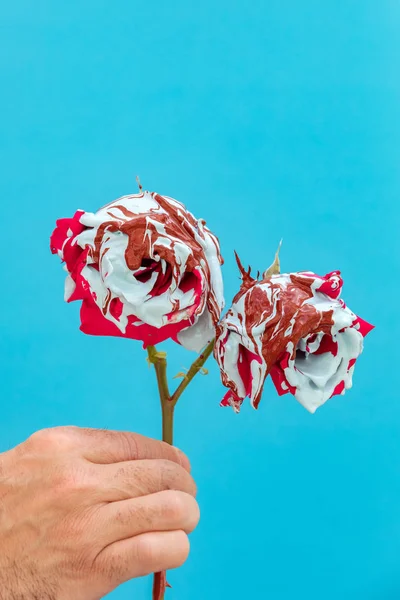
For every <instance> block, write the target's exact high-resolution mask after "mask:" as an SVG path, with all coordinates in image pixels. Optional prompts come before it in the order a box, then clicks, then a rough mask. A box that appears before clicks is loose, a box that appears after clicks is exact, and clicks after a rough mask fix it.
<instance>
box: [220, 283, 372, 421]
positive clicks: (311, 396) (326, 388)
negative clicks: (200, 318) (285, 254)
mask: <svg viewBox="0 0 400 600" xmlns="http://www.w3.org/2000/svg"><path fill="white" fill-rule="evenodd" d="M299 275H301V276H303V277H304V276H308V277H310V278H312V280H313V282H312V286H311V289H312V292H313V296H312V298H310V299H308V300H307V301H306V303H309V304H312V305H313V306H314V307H315V308H316V310H318V311H321V312H326V311H333V325H332V327H331V336H332V340H333V341H334V342H336V343H337V348H338V352H337V355H336V356H334V355H333V354H332V353H331V352H325V353H323V354H320V355H316V354H315V352H316V351H317V350H318V348H319V346H320V344H321V342H322V339H323V337H324V334H323V333H322V332H317V335H316V338H315V340H313V341H312V342H310V341H309V340H308V338H309V337H310V336H309V335H308V336H306V337H305V338H304V339H302V340H299V342H298V345H297V348H296V351H294V350H295V349H294V346H293V343H292V342H291V341H290V340H288V343H287V345H286V349H285V350H286V352H288V353H289V354H290V357H291V358H290V359H289V361H288V366H287V368H285V369H284V374H285V377H286V380H287V383H288V384H289V385H290V386H292V387H293V388H295V392H294V395H295V397H296V399H297V400H298V401H299V402H300V403H301V404H302V405H303V406H304V407H305V408H306V409H307V410H309V411H310V412H312V413H313V412H315V410H316V409H317V408H318V407H319V406H321V405H322V404H324V403H325V402H326V401H327V400H328V399H329V398H330V397H331V396H332V394H333V392H334V390H335V388H336V387H337V385H338V384H340V383H341V382H343V383H344V389H345V390H346V389H350V388H351V386H352V375H353V372H354V365H353V366H352V367H351V368H349V363H350V361H352V360H355V359H357V358H358V356H359V355H360V354H361V352H362V350H363V336H362V335H361V333H360V332H359V331H358V329H359V327H358V326H357V325H358V324H357V325H356V326H355V321H356V319H357V316H356V315H355V314H354V313H353V312H352V311H351V310H350V309H349V308H347V307H346V306H345V305H344V303H343V302H342V301H341V300H339V299H332V298H330V297H329V296H327V295H326V294H324V293H321V292H318V291H317V289H318V288H320V287H321V285H322V284H323V283H324V282H325V279H322V278H320V277H318V276H316V275H314V274H312V273H309V272H307V273H299ZM336 279H337V281H336V282H335V281H333V282H332V283H333V287H335V283H336V287H337V286H338V285H339V282H340V280H339V277H336ZM271 281H273V283H279V284H280V285H281V286H282V287H283V288H285V287H287V285H288V284H289V283H290V282H291V280H290V274H282V275H278V276H273V277H272V278H271ZM330 281H331V279H330ZM256 285H257V286H259V287H260V288H261V289H262V290H263V291H264V292H265V293H266V294H267V296H268V299H269V301H270V302H271V304H272V310H271V311H270V314H269V316H267V315H264V314H261V315H260V318H259V320H258V323H257V324H256V326H255V327H253V328H252V331H251V334H252V335H251V337H250V336H249V335H248V334H247V331H246V314H245V309H244V307H245V300H246V295H247V293H249V292H248V291H246V292H245V293H243V294H242V295H241V296H240V297H239V298H238V300H237V302H235V303H234V304H233V305H232V306H231V308H230V310H229V311H228V314H227V315H226V316H225V317H224V318H223V320H222V323H221V333H220V335H219V338H218V340H217V343H216V358H217V361H218V362H219V365H220V367H221V370H222V374H223V376H224V377H225V378H226V379H227V380H228V381H229V382H231V384H232V386H231V387H232V389H234V388H236V392H237V395H238V396H239V398H240V399H244V398H245V396H246V390H245V389H244V386H243V382H242V379H241V377H240V375H239V370H238V356H239V348H240V345H242V346H244V347H245V348H246V349H247V350H249V351H250V352H252V353H254V354H256V355H257V356H258V357H260V358H261V364H260V363H259V362H258V361H256V360H253V361H251V376H252V387H251V393H250V400H251V402H252V404H253V406H254V400H255V398H257V396H258V395H259V393H260V391H261V390H262V388H263V385H264V381H265V374H266V373H267V372H269V370H270V369H271V367H272V365H267V364H266V362H265V360H264V358H263V347H262V345H263V341H264V343H268V340H263V335H264V332H265V331H266V329H267V327H268V325H269V323H270V322H271V321H272V320H273V319H274V318H276V315H277V310H278V300H279V296H280V292H279V289H278V290H277V289H274V290H273V289H272V288H271V285H270V283H269V282H268V281H267V282H258V283H257V284H256ZM295 320H296V314H295V315H293V318H292V319H291V322H290V325H289V327H287V328H286V330H285V332H284V334H283V336H284V337H287V338H290V336H291V335H292V332H293V325H294V323H295ZM279 326H280V323H279V322H278V323H277V324H276V326H275V327H274V329H273V331H272V332H271V333H269V334H268V335H269V340H271V339H272V338H273V337H274V336H275V335H277V332H278V330H279ZM313 335H314V332H313ZM224 340H226V341H224ZM253 340H254V341H253ZM298 351H301V352H303V353H304V355H302V354H301V353H300V352H298ZM287 383H286V382H283V383H282V384H281V388H282V390H283V391H287V390H288V389H289V388H288V385H287ZM231 403H232V407H233V408H234V410H238V409H239V408H240V403H239V404H238V402H237V401H235V400H234V399H233V398H232V399H231Z"/></svg>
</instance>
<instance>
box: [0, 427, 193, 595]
mask: <svg viewBox="0 0 400 600" xmlns="http://www.w3.org/2000/svg"><path fill="white" fill-rule="evenodd" d="M195 494H196V486H195V483H194V481H193V479H192V477H191V475H190V465H189V461H188V459H187V458H186V456H185V455H184V454H183V453H182V452H180V451H179V450H178V449H177V448H174V447H172V446H169V445H168V444H164V443H163V442H159V441H156V440H152V439H149V438H146V437H143V436H140V435H137V434H135V433H128V432H119V431H118V432H117V431H102V430H96V429H81V428H78V427H57V428H54V429H45V430H42V431H38V432H37V433H34V434H33V435H32V436H31V437H30V438H29V439H27V440H26V441H25V442H23V443H22V444H20V445H19V446H16V447H15V448H13V449H11V450H10V451H8V452H5V453H3V454H0V600H39V599H40V600H71V598H74V600H98V599H100V598H102V597H104V596H105V595H106V594H108V593H109V592H111V591H112V590H113V589H115V588H116V587H117V586H119V585H120V584H121V583H123V582H125V581H127V580H129V579H132V578H134V577H140V576H142V575H148V574H150V573H153V572H157V571H162V570H164V569H166V570H168V569H173V568H176V567H179V566H181V565H182V564H183V563H184V562H185V560H186V558H187V556H188V553H189V542H188V537H187V534H188V533H190V532H191V531H192V530H193V529H194V528H195V527H196V525H197V523H198V520H199V508H198V505H197V502H196V500H195V498H194V497H195Z"/></svg>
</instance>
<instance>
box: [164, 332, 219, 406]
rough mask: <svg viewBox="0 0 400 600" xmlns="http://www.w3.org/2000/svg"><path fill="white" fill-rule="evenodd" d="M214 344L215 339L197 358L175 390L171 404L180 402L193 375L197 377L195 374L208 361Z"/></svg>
mask: <svg viewBox="0 0 400 600" xmlns="http://www.w3.org/2000/svg"><path fill="white" fill-rule="evenodd" d="M214 344H215V340H212V341H211V342H210V343H209V344H208V346H206V348H205V350H204V351H203V352H202V353H201V354H200V356H198V357H197V358H196V360H195V361H194V363H193V364H192V366H191V367H190V369H189V371H188V372H187V373H186V376H185V377H184V379H183V381H181V383H180V384H179V386H178V387H177V389H176V390H175V392H174V393H173V394H172V396H171V404H172V405H173V406H175V404H176V403H177V402H178V400H179V398H180V397H181V395H182V393H183V392H184V391H185V389H186V388H187V386H188V385H189V383H190V382H191V381H192V379H193V377H195V375H197V373H198V372H199V371H200V369H201V368H202V367H203V365H204V363H205V362H206V360H207V359H208V357H209V356H210V354H211V353H212V351H213V349H214Z"/></svg>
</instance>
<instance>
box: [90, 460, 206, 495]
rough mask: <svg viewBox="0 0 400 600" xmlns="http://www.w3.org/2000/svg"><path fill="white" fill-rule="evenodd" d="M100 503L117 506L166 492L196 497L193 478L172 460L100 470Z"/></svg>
mask: <svg viewBox="0 0 400 600" xmlns="http://www.w3.org/2000/svg"><path fill="white" fill-rule="evenodd" d="M96 469H97V473H96V477H97V480H98V493H99V500H100V501H102V502H117V501H120V500H128V499H129V498H138V497H140V496H146V495H147V494H154V493H156V492H161V491H163V490H178V491H181V492H186V493H187V494H190V495H192V496H195V495H196V484H195V482H194V480H193V478H192V476H191V475H190V474H189V473H188V472H187V471H186V470H185V469H184V468H183V467H181V466H180V465H178V464H177V463H176V462H172V461H170V460H164V459H162V460H132V461H126V462H121V463H117V464H113V465H98V466H97V467H96Z"/></svg>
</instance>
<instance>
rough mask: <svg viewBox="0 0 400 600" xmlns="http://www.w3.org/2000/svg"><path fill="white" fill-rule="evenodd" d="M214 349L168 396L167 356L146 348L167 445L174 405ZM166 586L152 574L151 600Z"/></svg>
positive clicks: (161, 575)
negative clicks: (151, 367)
mask: <svg viewBox="0 0 400 600" xmlns="http://www.w3.org/2000/svg"><path fill="white" fill-rule="evenodd" d="M213 348H214V340H213V341H212V342H210V343H209V344H208V346H207V347H206V349H205V350H204V352H202V353H201V354H200V356H198V358H196V360H195V361H194V363H193V364H192V366H191V367H190V369H189V371H188V372H187V373H186V375H185V378H184V379H183V381H182V382H181V383H180V384H179V386H178V387H177V389H176V390H175V392H174V393H173V394H172V396H171V394H170V391H169V388H168V379H167V354H166V352H159V351H158V350H157V348H156V347H155V346H147V354H148V357H149V362H150V363H151V364H153V365H154V368H155V371H156V377H157V385H158V391H159V394H160V402H161V414H162V439H163V441H164V442H167V443H168V444H171V445H172V443H173V439H174V410H175V405H176V403H177V402H178V400H179V398H180V397H181V395H182V393H183V392H184V391H185V389H186V388H187V386H188V385H189V383H190V382H191V381H192V379H193V377H195V375H197V373H198V372H199V371H200V369H201V368H202V367H203V365H204V363H205V362H206V360H207V359H208V357H209V356H210V354H211V352H212V351H213ZM165 586H166V575H165V571H162V572H161V573H155V574H154V584H153V600H164V592H165Z"/></svg>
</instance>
